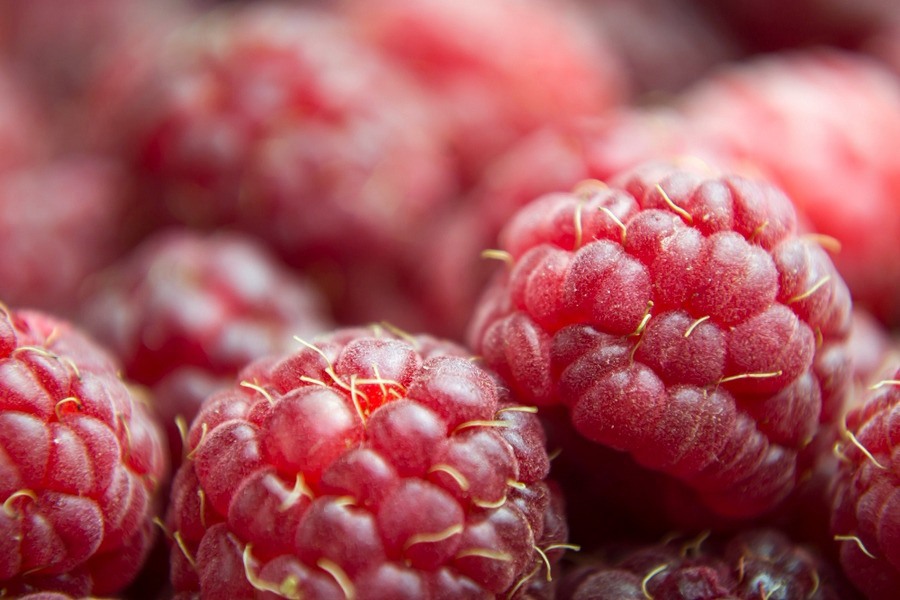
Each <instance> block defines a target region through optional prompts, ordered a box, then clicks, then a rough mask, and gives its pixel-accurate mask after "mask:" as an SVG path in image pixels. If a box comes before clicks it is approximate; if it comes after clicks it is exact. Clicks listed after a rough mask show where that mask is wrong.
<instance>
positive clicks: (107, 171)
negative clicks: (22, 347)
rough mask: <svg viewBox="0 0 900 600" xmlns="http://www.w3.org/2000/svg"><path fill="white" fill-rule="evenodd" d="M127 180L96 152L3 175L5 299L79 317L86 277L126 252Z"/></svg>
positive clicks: (0, 210) (0, 235) (1, 273)
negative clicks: (77, 304) (123, 247)
mask: <svg viewBox="0 0 900 600" xmlns="http://www.w3.org/2000/svg"><path fill="white" fill-rule="evenodd" d="M123 184H124V177H123V174H122V172H121V171H120V169H119V168H118V166H116V165H115V164H113V162H112V161H110V160H107V159H102V158H92V157H81V158H67V159H58V160H54V161H49V162H41V163H35V164H31V165H29V166H28V167H27V168H25V167H23V168H21V169H17V170H14V171H11V172H8V173H6V174H5V175H2V176H0V255H2V256H3V260H0V297H2V298H3V300H4V301H5V302H8V303H9V304H10V305H13V306H21V307H25V306H27V307H30V308H37V309H40V310H45V311H50V312H52V313H53V314H58V315H61V316H65V317H71V316H74V315H73V314H72V313H73V309H74V306H75V302H74V299H75V298H76V297H77V295H78V293H79V288H80V286H81V284H82V282H83V281H84V279H85V278H86V277H88V276H89V275H91V274H92V273H94V272H95V271H97V270H99V269H101V268H103V267H105V266H107V265H108V264H109V263H111V262H112V261H113V260H114V259H115V256H116V254H117V252H119V251H120V250H121V245H122V244H121V242H122V240H121V239H120V225H121V222H122V219H123V217H124V212H125V206H124V204H125V203H124V202H123V197H122V189H123Z"/></svg>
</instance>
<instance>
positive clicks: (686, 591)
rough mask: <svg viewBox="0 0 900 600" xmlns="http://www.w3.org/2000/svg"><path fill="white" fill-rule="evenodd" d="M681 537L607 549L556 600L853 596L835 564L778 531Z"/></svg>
mask: <svg viewBox="0 0 900 600" xmlns="http://www.w3.org/2000/svg"><path fill="white" fill-rule="evenodd" d="M708 536H709V534H708V533H705V534H701V535H699V536H697V537H696V538H695V539H693V540H684V539H683V538H682V539H681V540H680V541H681V543H680V544H679V543H677V542H675V541H672V542H668V543H664V544H658V545H655V546H644V547H637V548H631V549H628V550H624V551H623V549H621V548H620V549H608V550H607V553H608V554H611V555H612V557H613V558H612V559H611V560H610V559H595V560H594V561H593V562H588V563H587V564H586V565H584V566H582V567H580V568H577V569H575V570H573V571H571V572H570V573H569V574H567V575H566V577H565V579H564V580H563V581H562V583H561V584H560V590H559V593H558V594H557V598H558V599H559V600H645V599H646V598H653V599H654V600H698V599H703V600H706V599H709V600H713V599H718V598H723V599H724V598H727V599H728V600H759V599H761V598H767V599H772V600H774V599H776V598H777V599H781V600H787V599H797V600H800V599H807V600H839V599H842V600H850V599H851V598H855V596H854V595H853V594H852V591H850V590H848V589H846V587H847V586H846V584H845V583H844V582H843V580H841V579H840V575H839V574H838V573H837V572H836V571H837V569H835V568H834V567H832V566H831V565H830V564H829V563H827V562H826V561H825V560H824V559H823V558H822V557H820V556H818V555H817V554H815V553H814V552H813V551H811V550H809V549H807V548H805V547H804V546H801V545H798V544H795V543H794V542H792V541H791V540H790V539H789V538H788V537H787V536H785V535H784V534H783V533H781V532H779V531H777V530H774V529H753V530H748V531H744V532H741V533H738V534H737V535H734V536H733V537H731V538H730V539H727V540H721V539H713V540H709V539H707V538H708Z"/></svg>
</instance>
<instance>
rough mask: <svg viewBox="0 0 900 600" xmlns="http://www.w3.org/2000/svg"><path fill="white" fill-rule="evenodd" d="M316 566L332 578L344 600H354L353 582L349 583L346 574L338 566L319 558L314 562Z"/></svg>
mask: <svg viewBox="0 0 900 600" xmlns="http://www.w3.org/2000/svg"><path fill="white" fill-rule="evenodd" d="M316 566H317V567H319V568H320V569H322V570H323V571H325V572H326V573H328V574H329V575H331V576H332V577H333V578H334V580H335V581H336V582H337V584H338V586H339V587H340V588H341V591H342V592H344V598H345V599H346V600H354V598H356V589H354V587H353V582H352V581H350V578H349V577H348V576H347V573H346V572H344V569H342V568H341V567H340V565H338V564H337V563H335V562H334V561H332V560H329V559H327V558H320V559H319V560H318V561H316Z"/></svg>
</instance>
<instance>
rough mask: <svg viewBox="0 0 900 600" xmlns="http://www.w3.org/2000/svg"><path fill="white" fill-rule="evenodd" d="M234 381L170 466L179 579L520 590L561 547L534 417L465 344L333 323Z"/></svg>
mask: <svg viewBox="0 0 900 600" xmlns="http://www.w3.org/2000/svg"><path fill="white" fill-rule="evenodd" d="M239 380H240V382H241V383H240V384H239V385H236V386H234V387H233V388H231V389H228V390H224V391H221V392H219V393H216V394H214V395H213V396H211V397H210V398H209V399H208V400H207V401H206V402H205V403H204V405H203V407H202V408H201V410H200V412H199V414H198V415H197V417H196V418H195V420H194V422H193V424H192V426H191V430H190V433H189V435H188V444H189V446H190V448H191V451H190V453H189V454H188V458H189V459H190V460H188V461H186V462H184V463H183V464H182V466H181V468H180V470H179V472H178V474H177V475H176V478H175V482H174V485H173V491H172V501H173V503H172V505H171V507H170V512H169V518H168V523H169V527H170V529H171V532H172V539H173V542H174V543H173V546H175V548H173V551H172V578H173V584H174V587H175V591H176V592H182V593H188V592H191V593H196V592H198V591H199V592H200V593H201V594H202V595H204V596H209V597H229V598H237V597H248V596H251V595H252V594H253V593H254V590H257V591H266V590H268V591H276V590H277V591H278V592H277V593H281V594H282V595H289V596H290V595H294V596H302V597H315V598H326V597H328V598H331V597H337V598H341V597H345V596H346V597H356V598H360V599H363V598H395V599H399V598H422V599H427V598H445V597H453V598H457V597H479V598H480V597H495V596H494V595H499V594H508V595H509V596H515V597H521V596H518V595H517V593H519V592H522V591H524V590H525V589H526V588H528V587H529V586H528V583H529V582H530V581H532V580H538V579H540V578H541V577H543V576H544V575H543V574H541V572H542V571H543V570H544V568H545V565H550V564H552V563H553V562H555V560H556V559H557V558H558V555H559V554H560V551H561V548H560V547H559V544H561V543H562V542H564V540H565V535H566V532H565V524H564V521H563V519H562V514H561V506H560V504H559V499H558V497H556V496H555V495H554V493H553V492H552V491H551V488H550V487H549V486H548V484H547V483H546V482H544V478H545V476H546V475H547V472H548V469H549V462H548V459H547V455H546V451H545V449H544V438H543V430H542V429H541V427H540V424H539V422H538V420H537V418H536V417H535V416H534V415H533V414H530V410H528V409H527V408H525V407H520V406H517V405H516V404H514V403H513V402H512V399H511V398H510V397H508V396H507V393H506V392H505V390H504V388H502V387H501V386H499V385H498V383H497V382H496V381H495V379H494V378H493V377H492V375H491V374H489V372H487V371H485V370H483V369H482V368H480V367H478V366H476V365H475V364H474V363H473V362H472V361H471V360H469V359H468V358H467V355H466V352H465V351H464V350H463V349H462V348H460V347H456V346H454V345H451V344H448V343H445V342H440V341H437V340H435V339H433V338H427V337H419V338H411V337H408V336H405V335H404V336H402V337H400V336H395V335H390V334H387V333H386V332H383V331H381V332H377V331H370V330H338V331H336V332H334V333H332V334H330V335H328V336H324V337H321V338H319V339H318V340H316V341H315V345H312V344H310V345H308V346H305V347H303V348H302V349H300V350H299V351H297V352H294V353H293V354H288V355H286V356H284V357H282V358H281V359H278V360H263V361H260V362H257V363H255V364H253V365H250V366H249V367H248V368H247V369H245V370H244V371H243V372H242V374H241V375H240V376H239ZM544 556H549V562H545V561H544ZM504 597H505V596H504Z"/></svg>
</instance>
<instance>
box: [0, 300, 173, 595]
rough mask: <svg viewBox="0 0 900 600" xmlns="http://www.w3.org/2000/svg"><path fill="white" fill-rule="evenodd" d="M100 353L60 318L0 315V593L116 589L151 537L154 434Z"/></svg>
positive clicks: (158, 437) (158, 475)
mask: <svg viewBox="0 0 900 600" xmlns="http://www.w3.org/2000/svg"><path fill="white" fill-rule="evenodd" d="M119 369H120V367H119V366H118V364H117V363H116V362H115V361H114V360H113V359H112V357H111V356H109V355H108V354H107V353H106V351H104V350H102V349H100V347H99V346H97V345H96V344H95V343H94V342H92V341H90V340H89V339H88V338H87V337H85V336H84V335H82V334H81V333H79V332H78V331H77V330H75V329H74V328H72V327H71V326H70V325H68V324H67V323H65V322H62V321H59V320H57V319H54V318H51V317H47V316H44V315H42V314H40V313H36V312H29V311H18V312H12V311H10V310H7V309H2V310H0V498H2V499H3V504H2V510H0V530H2V535H0V587H2V589H4V590H5V592H6V593H7V594H16V595H17V594H25V593H28V592H52V591H59V592H64V593H67V594H71V595H73V596H77V597H82V596H87V595H101V596H102V595H110V594H115V593H117V592H119V591H120V590H121V589H122V588H124V587H125V586H126V585H127V584H128V583H129V581H131V579H132V578H134V576H135V575H136V574H137V572H138V570H139V568H140V566H141V563H142V561H143V559H144V557H145V556H146V553H147V552H148V550H149V548H150V544H151V543H152V541H153V538H154V536H155V526H154V525H153V524H152V522H151V519H152V518H153V517H154V515H155V514H156V513H155V511H156V508H157V506H156V501H157V499H156V498H155V494H156V490H157V489H158V486H159V484H160V482H161V480H162V478H163V477H164V475H165V474H166V457H165V451H164V446H163V438H162V432H161V431H160V430H159V428H158V426H157V425H156V423H155V421H153V419H152V418H151V415H150V413H149V412H148V411H147V409H146V408H145V407H144V406H143V405H142V404H141V403H140V402H138V401H137V400H136V399H135V397H134V396H133V395H132V392H131V391H130V390H129V388H128V387H127V386H126V385H125V383H124V382H123V381H122V380H121V379H120V377H119V375H118V373H117V372H118V370H119Z"/></svg>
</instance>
